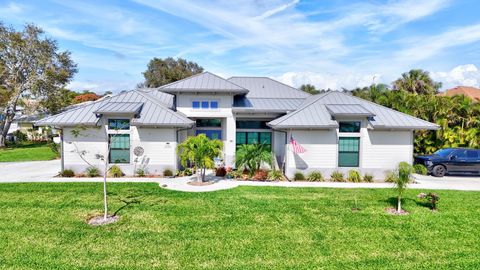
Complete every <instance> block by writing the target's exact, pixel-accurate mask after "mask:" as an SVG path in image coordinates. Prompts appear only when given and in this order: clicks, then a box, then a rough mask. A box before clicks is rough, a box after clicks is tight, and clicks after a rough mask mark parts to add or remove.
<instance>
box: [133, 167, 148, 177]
mask: <svg viewBox="0 0 480 270" xmlns="http://www.w3.org/2000/svg"><path fill="white" fill-rule="evenodd" d="M135 174H136V175H137V176H139V177H145V175H146V174H147V172H146V171H145V169H142V168H138V169H137V170H135Z"/></svg>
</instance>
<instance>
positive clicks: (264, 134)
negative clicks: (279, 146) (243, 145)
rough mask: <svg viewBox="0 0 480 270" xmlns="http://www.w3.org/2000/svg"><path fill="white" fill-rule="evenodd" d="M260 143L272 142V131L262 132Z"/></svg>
mask: <svg viewBox="0 0 480 270" xmlns="http://www.w3.org/2000/svg"><path fill="white" fill-rule="evenodd" d="M260 143H264V144H272V133H270V132H260Z"/></svg>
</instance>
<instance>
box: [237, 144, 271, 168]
mask: <svg viewBox="0 0 480 270" xmlns="http://www.w3.org/2000/svg"><path fill="white" fill-rule="evenodd" d="M272 160H273V158H272V152H271V151H270V146H268V145H266V144H264V143H256V144H243V145H240V146H239V148H238V149H237V153H236V162H235V163H236V166H237V168H238V169H241V170H245V169H246V170H248V171H249V172H250V174H253V173H254V172H255V171H257V170H259V169H260V166H261V165H262V164H264V163H267V164H271V163H272Z"/></svg>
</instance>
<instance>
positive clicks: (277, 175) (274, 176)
mask: <svg viewBox="0 0 480 270" xmlns="http://www.w3.org/2000/svg"><path fill="white" fill-rule="evenodd" d="M282 179H283V172H282V171H281V170H272V171H270V172H268V176H267V180H270V181H276V180H282Z"/></svg>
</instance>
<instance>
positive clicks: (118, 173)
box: [109, 165, 124, 178]
mask: <svg viewBox="0 0 480 270" xmlns="http://www.w3.org/2000/svg"><path fill="white" fill-rule="evenodd" d="M109 175H110V177H115V178H117V177H122V176H123V175H124V174H123V172H122V169H120V167H118V166H117V165H113V166H112V167H110V170H109Z"/></svg>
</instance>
